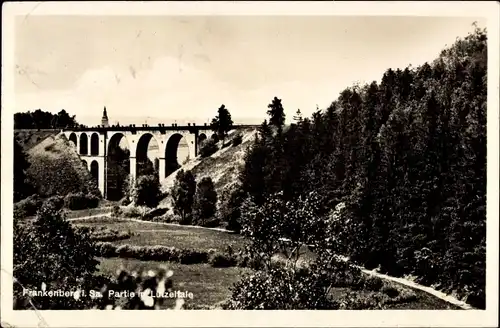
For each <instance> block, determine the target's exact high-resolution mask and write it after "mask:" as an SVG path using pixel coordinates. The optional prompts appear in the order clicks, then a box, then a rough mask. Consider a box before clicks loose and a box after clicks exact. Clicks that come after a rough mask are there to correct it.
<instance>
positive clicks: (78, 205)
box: [64, 192, 99, 210]
mask: <svg viewBox="0 0 500 328" xmlns="http://www.w3.org/2000/svg"><path fill="white" fill-rule="evenodd" d="M64 205H65V207H67V208H69V209H70V210H83V209H87V208H96V207H97V206H99V198H98V197H96V196H95V195H89V194H84V193H83V192H78V193H69V194H68V195H66V197H64Z"/></svg>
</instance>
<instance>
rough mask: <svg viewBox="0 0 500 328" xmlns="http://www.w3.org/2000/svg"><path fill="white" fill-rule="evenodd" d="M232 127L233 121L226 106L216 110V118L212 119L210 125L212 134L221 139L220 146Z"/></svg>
mask: <svg viewBox="0 0 500 328" xmlns="http://www.w3.org/2000/svg"><path fill="white" fill-rule="evenodd" d="M232 126H233V120H232V119H231V113H229V110H228V109H227V108H226V106H225V105H224V104H222V105H221V106H220V107H219V109H218V114H217V116H216V117H215V118H214V119H212V123H211V127H212V129H213V130H214V132H215V133H217V135H218V136H219V138H220V139H222V144H224V140H225V138H226V136H227V133H228V132H229V131H230V130H231V128H232Z"/></svg>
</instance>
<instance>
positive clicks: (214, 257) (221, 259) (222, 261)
mask: <svg viewBox="0 0 500 328" xmlns="http://www.w3.org/2000/svg"><path fill="white" fill-rule="evenodd" d="M208 263H210V265H211V266H213V267H214V268H228V267H233V266H236V265H237V264H238V261H237V259H236V257H235V256H233V255H230V254H225V253H215V254H211V256H210V258H209V262H208Z"/></svg>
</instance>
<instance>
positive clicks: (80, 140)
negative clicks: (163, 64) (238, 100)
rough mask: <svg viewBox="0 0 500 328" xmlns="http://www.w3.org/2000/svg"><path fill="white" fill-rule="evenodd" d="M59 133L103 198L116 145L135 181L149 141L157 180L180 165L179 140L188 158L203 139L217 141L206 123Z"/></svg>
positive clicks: (239, 126)
mask: <svg viewBox="0 0 500 328" xmlns="http://www.w3.org/2000/svg"><path fill="white" fill-rule="evenodd" d="M250 127H254V126H253V125H234V126H233V130H238V129H244V128H250ZM62 132H63V133H64V135H65V136H66V138H67V139H68V140H69V141H71V142H72V143H73V145H74V147H76V150H77V152H78V154H79V155H80V157H81V159H82V160H83V161H84V162H85V163H86V165H87V168H88V169H89V171H90V173H91V174H92V176H93V177H94V179H96V180H97V185H98V187H99V190H100V191H101V193H102V195H103V196H104V198H106V199H109V197H108V196H109V191H110V180H111V177H110V176H108V175H109V174H108V172H109V169H108V166H109V165H110V157H111V156H110V155H111V154H113V151H114V150H116V149H117V147H119V145H120V143H122V144H123V142H125V143H126V144H127V148H128V149H129V151H130V157H129V170H130V176H131V177H133V178H136V176H137V172H138V168H139V167H140V165H142V163H144V162H145V161H146V160H147V158H148V155H147V154H148V147H149V144H150V141H151V140H155V141H156V144H157V145H158V148H159V149H158V152H159V158H158V160H157V163H155V165H157V167H156V169H157V170H158V174H159V179H160V181H161V180H162V179H163V178H165V177H167V176H168V175H170V174H171V173H172V172H173V171H174V170H175V169H177V168H178V167H179V165H180V164H182V163H178V161H177V150H178V147H179V143H180V141H181V139H183V138H184V140H185V141H186V142H187V148H188V154H189V158H191V159H192V158H194V157H196V156H197V155H198V152H199V147H200V143H201V142H202V141H204V140H205V139H207V138H215V139H216V140H217V135H216V134H215V133H214V132H213V131H212V130H211V129H210V127H209V126H207V125H206V124H205V125H202V126H197V125H195V124H188V125H187V126H177V124H172V125H171V126H166V125H165V124H158V125H157V126H149V125H147V124H142V126H140V127H136V126H135V124H131V125H129V126H118V125H114V126H107V125H98V126H96V127H78V128H71V129H63V130H62ZM123 140H124V141H123Z"/></svg>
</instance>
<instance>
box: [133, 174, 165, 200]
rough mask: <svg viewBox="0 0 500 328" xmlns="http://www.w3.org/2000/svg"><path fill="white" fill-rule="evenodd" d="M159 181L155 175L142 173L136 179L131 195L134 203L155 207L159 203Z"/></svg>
mask: <svg viewBox="0 0 500 328" xmlns="http://www.w3.org/2000/svg"><path fill="white" fill-rule="evenodd" d="M161 195H162V193H161V191H160V181H159V180H158V177H157V176H156V175H143V176H140V177H139V178H138V179H137V182H136V186H135V189H134V192H133V195H132V200H133V201H134V203H135V204H136V205H145V206H147V207H153V208H154V207H156V206H158V204H159V203H160V197H161Z"/></svg>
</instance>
